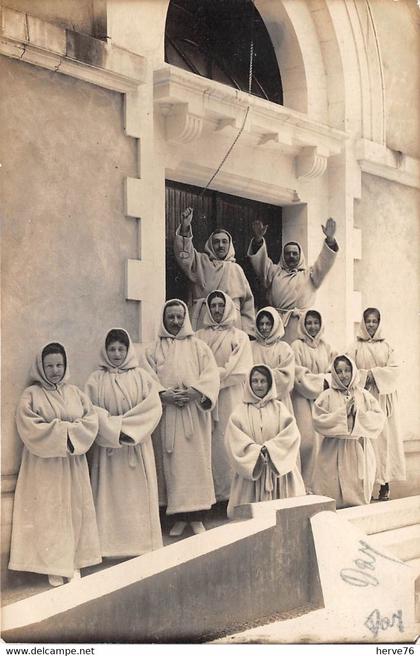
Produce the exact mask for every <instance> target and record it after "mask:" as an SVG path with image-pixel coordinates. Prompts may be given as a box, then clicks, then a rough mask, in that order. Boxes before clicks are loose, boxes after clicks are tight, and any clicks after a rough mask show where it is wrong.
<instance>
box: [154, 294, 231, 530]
mask: <svg viewBox="0 0 420 656" xmlns="http://www.w3.org/2000/svg"><path fill="white" fill-rule="evenodd" d="M145 366H147V368H148V370H150V372H151V374H152V376H153V377H154V378H155V380H156V382H157V383H158V389H159V393H160V398H161V401H162V405H163V415H162V419H161V422H160V424H159V427H158V430H157V431H156V433H157V435H156V436H155V437H156V439H159V438H160V446H161V451H162V453H161V455H162V460H163V471H164V476H165V483H166V492H167V508H166V514H167V515H172V516H174V519H175V523H174V525H173V527H172V529H171V531H170V535H171V536H180V535H182V533H183V532H184V530H185V528H186V526H187V524H190V525H191V528H192V530H193V532H194V533H202V532H203V531H204V530H205V527H204V525H203V521H202V519H203V512H202V511H206V510H209V509H210V508H211V506H212V505H213V504H214V503H215V501H216V498H215V494H214V484H213V477H212V468H211V412H210V411H211V410H213V408H214V407H215V405H216V401H217V395H218V392H219V383H220V377H219V371H218V368H217V364H216V361H215V359H214V357H213V353H212V352H211V350H210V349H209V347H208V346H207V344H205V343H204V342H203V341H202V340H201V339H198V337H196V336H195V335H194V333H193V330H192V328H191V323H190V318H189V316H188V308H187V306H186V304H185V303H184V302H183V301H181V300H179V299H171V300H169V301H166V303H165V304H164V306H163V309H162V315H161V323H160V327H159V331H158V337H157V339H156V341H155V343H154V344H152V345H151V346H150V347H148V348H147V349H146V351H145Z"/></svg>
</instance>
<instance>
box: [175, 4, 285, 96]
mask: <svg viewBox="0 0 420 656" xmlns="http://www.w3.org/2000/svg"><path fill="white" fill-rule="evenodd" d="M251 39H253V41H254V59H253V76H252V94H253V95H255V96H259V97H260V98H265V99H266V100H270V101H271V102H275V103H277V104H279V105H281V104H282V103H283V90H282V85H281V78H280V73H279V68H278V65H277V59H276V55H275V52H274V48H273V44H272V43H271V40H270V37H269V34H268V32H267V28H266V26H265V24H264V21H263V20H262V18H261V16H260V15H259V13H258V11H257V10H256V8H255V7H254V4H253V2H252V0H171V2H170V4H169V9H168V14H167V18H166V29H165V61H166V62H167V63H168V64H173V65H174V66H178V67H179V68H183V69H184V70H187V71H190V72H192V73H196V74H197V75H201V76H203V77H207V78H210V79H211V80H216V81H217V82H222V83H223V84H227V85H228V86H231V87H234V88H235V89H240V90H241V91H248V78H249V59H250V45H251Z"/></svg>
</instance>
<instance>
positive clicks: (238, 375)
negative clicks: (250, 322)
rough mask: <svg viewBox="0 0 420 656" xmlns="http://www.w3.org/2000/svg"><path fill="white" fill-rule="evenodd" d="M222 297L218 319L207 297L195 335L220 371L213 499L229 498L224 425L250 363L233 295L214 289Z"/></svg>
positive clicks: (215, 413)
mask: <svg viewBox="0 0 420 656" xmlns="http://www.w3.org/2000/svg"><path fill="white" fill-rule="evenodd" d="M217 291H218V293H219V294H220V295H221V296H223V298H224V299H225V312H224V315H223V317H222V320H221V321H220V323H217V322H216V321H214V319H213V318H212V316H211V313H210V308H209V298H208V297H207V299H206V310H207V311H206V314H205V316H204V326H205V327H204V328H202V329H201V330H198V331H197V333H196V336H197V337H199V338H200V339H202V340H203V342H205V343H206V344H207V346H209V348H210V349H211V351H212V353H213V355H214V358H215V360H216V363H217V366H218V367H219V375H220V392H219V396H218V399H217V404H216V407H215V408H214V410H213V411H212V420H213V421H212V425H213V430H212V470H213V481H214V489H215V494H216V500H217V501H222V500H226V499H229V493H230V486H231V483H232V476H233V472H232V469H231V466H230V462H229V458H228V454H227V452H226V447H225V429H226V424H227V422H228V419H229V417H230V414H231V412H232V410H233V409H234V407H235V406H236V405H238V403H240V401H241V400H242V395H243V386H244V382H245V379H246V374H247V373H248V371H249V370H250V368H251V367H252V353H251V346H250V341H249V338H248V335H247V334H246V333H244V332H243V330H240V329H239V328H235V326H234V324H235V314H236V310H235V306H234V304H233V301H232V299H231V298H230V297H229V296H228V295H227V294H225V293H224V292H222V291H220V290H217Z"/></svg>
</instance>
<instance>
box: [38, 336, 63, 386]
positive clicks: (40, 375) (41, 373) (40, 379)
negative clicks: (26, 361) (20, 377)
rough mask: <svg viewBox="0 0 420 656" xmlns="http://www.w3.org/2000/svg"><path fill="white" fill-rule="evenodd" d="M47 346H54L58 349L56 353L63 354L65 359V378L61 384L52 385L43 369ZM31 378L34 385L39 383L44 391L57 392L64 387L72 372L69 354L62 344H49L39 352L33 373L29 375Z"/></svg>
mask: <svg viewBox="0 0 420 656" xmlns="http://www.w3.org/2000/svg"><path fill="white" fill-rule="evenodd" d="M47 346H54V347H56V352H57V353H61V354H62V356H63V358H64V376H63V377H62V379H61V380H60V382H59V383H57V384H55V383H50V381H49V380H48V378H47V377H46V375H45V371H44V367H43V362H42V354H43V353H44V351H45V349H46V348H47ZM29 377H30V380H31V382H32V383H38V384H39V385H41V387H43V388H44V389H47V390H55V389H57V388H58V387H60V386H61V385H63V384H64V383H65V382H66V381H67V380H68V379H69V377H70V372H69V367H68V363H67V353H66V349H65V348H64V346H63V345H62V344H61V343H60V342H48V343H47V344H45V345H44V346H43V347H42V348H41V349H40V350H39V352H38V354H37V356H36V358H35V362H34V363H33V364H32V367H31V371H30V373H29Z"/></svg>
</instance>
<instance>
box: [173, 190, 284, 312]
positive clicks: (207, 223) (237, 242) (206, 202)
mask: <svg viewBox="0 0 420 656" xmlns="http://www.w3.org/2000/svg"><path fill="white" fill-rule="evenodd" d="M201 192H202V189H200V187H194V186H192V185H185V184H181V183H179V182H173V181H171V180H167V181H166V298H167V299H168V298H181V299H182V300H184V301H187V300H188V280H187V279H186V277H185V276H184V274H183V273H182V271H181V270H180V269H179V267H178V265H177V263H176V261H175V257H174V254H173V240H174V236H175V231H176V229H177V227H178V225H179V223H180V216H181V212H182V210H183V209H185V208H186V207H193V208H194V218H193V233H194V246H195V248H196V249H197V250H198V251H202V250H203V248H204V244H205V243H206V241H207V238H208V236H209V235H210V233H211V232H213V230H215V229H216V228H221V227H223V228H226V230H228V232H230V234H231V235H232V237H233V244H234V247H235V252H236V261H237V262H238V264H240V265H241V266H242V268H243V270H244V272H245V275H246V277H247V278H248V280H249V283H250V285H251V289H252V292H253V294H254V298H255V305H256V308H261V307H263V306H264V305H267V300H266V295H265V291H264V289H263V287H262V285H261V284H260V282H259V281H258V280H257V278H256V276H255V274H254V272H253V270H252V267H251V265H250V263H249V260H248V258H247V257H246V253H247V250H248V245H249V241H250V239H251V224H252V221H254V220H256V219H260V220H261V221H262V222H263V223H266V224H268V225H269V230H268V233H267V246H268V252H269V255H270V257H271V258H272V260H273V261H274V262H277V261H278V260H279V258H280V254H281V246H282V236H281V232H282V230H281V226H282V224H281V207H278V206H275V205H268V204H267V203H260V202H258V201H254V200H248V199H247V198H240V197H239V196H231V195H229V194H223V193H221V192H218V191H206V192H205V194H203V196H201Z"/></svg>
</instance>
